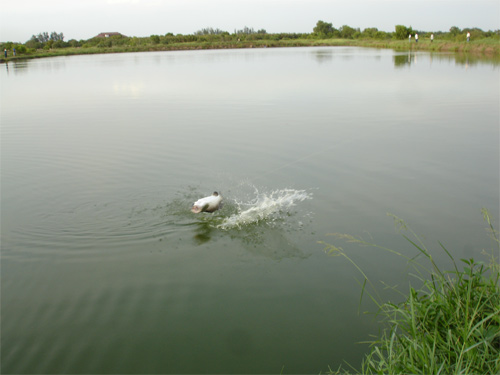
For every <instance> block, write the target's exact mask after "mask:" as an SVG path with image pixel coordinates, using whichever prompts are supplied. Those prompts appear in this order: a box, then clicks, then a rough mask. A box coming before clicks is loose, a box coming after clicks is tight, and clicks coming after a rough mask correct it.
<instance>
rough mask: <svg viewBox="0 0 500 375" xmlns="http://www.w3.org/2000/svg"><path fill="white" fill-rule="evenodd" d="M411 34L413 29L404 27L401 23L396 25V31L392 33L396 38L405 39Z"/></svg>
mask: <svg viewBox="0 0 500 375" xmlns="http://www.w3.org/2000/svg"><path fill="white" fill-rule="evenodd" d="M410 34H413V29H412V28H411V26H410V27H406V26H403V25H396V32H395V33H394V37H395V38H396V39H401V40H403V39H406V38H408V35H410Z"/></svg>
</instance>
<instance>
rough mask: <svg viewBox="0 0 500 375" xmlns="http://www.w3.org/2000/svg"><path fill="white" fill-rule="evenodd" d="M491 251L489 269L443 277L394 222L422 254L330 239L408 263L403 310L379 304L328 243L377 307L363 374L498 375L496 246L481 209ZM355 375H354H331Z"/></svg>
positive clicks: (464, 266)
mask: <svg viewBox="0 0 500 375" xmlns="http://www.w3.org/2000/svg"><path fill="white" fill-rule="evenodd" d="M483 217H484V219H485V220H486V222H487V224H488V230H489V232H490V235H491V238H492V243H493V247H492V249H491V253H485V255H486V257H485V259H487V262H486V263H483V262H480V261H476V260H474V259H472V258H469V259H461V260H460V262H459V264H457V263H456V261H455V259H454V258H453V257H452V255H451V254H450V252H449V251H448V250H447V249H446V248H445V247H444V246H443V245H441V244H439V246H440V251H444V252H445V253H446V254H447V255H448V257H449V259H450V268H449V269H448V270H442V269H441V268H440V267H438V266H437V264H436V263H435V262H434V260H433V257H432V253H431V251H430V250H429V249H427V247H426V246H425V245H424V243H423V242H422V241H421V239H420V238H419V237H418V236H416V235H415V233H413V232H412V231H411V230H410V229H409V228H408V227H407V226H406V224H405V223H404V222H403V221H402V220H400V219H398V218H396V217H394V219H395V223H396V225H397V226H398V227H399V229H401V230H403V231H404V234H403V236H404V237H405V238H406V239H407V240H408V241H409V243H411V245H412V246H413V247H414V248H415V250H416V252H417V254H420V256H421V258H423V259H422V260H420V261H417V260H416V259H417V257H411V258H410V257H406V256H404V255H402V254H401V253H399V252H397V251H393V250H390V249H387V248H384V247H382V246H378V245H373V244H370V243H368V242H365V241H363V240H361V239H358V238H355V237H353V236H349V235H339V234H336V235H335V236H336V237H337V238H339V239H342V240H345V241H347V242H350V243H357V244H359V245H363V246H374V247H376V248H378V249H380V250H384V251H389V252H391V253H392V254H394V255H395V256H401V257H405V258H406V259H407V261H408V263H409V265H410V267H411V269H412V272H411V274H412V276H414V277H415V278H416V281H415V282H414V284H415V285H418V287H414V286H412V285H410V287H409V290H408V291H403V292H401V294H402V296H403V297H404V298H403V301H402V302H400V303H391V302H385V303H382V302H380V301H379V298H378V297H377V293H376V289H375V287H374V286H373V284H372V283H371V281H370V280H369V279H368V277H367V276H366V275H365V273H364V272H363V270H361V269H360V268H359V267H358V266H357V265H356V264H355V262H353V261H352V259H351V258H349V257H348V256H347V255H346V252H345V251H344V250H342V248H340V247H337V246H334V245H330V244H326V247H325V250H326V251H327V252H328V253H330V254H331V255H340V256H343V257H345V258H346V259H347V260H349V262H351V263H352V264H353V265H354V266H355V268H357V270H358V271H359V272H360V273H361V274H362V276H363V277H364V283H363V288H362V289H363V291H362V293H364V294H365V295H366V294H368V295H369V296H370V298H371V299H372V300H373V301H374V302H375V303H376V304H377V305H378V308H379V311H378V314H377V316H378V317H380V319H381V325H382V327H383V331H382V333H381V334H380V336H379V337H377V338H376V339H375V340H373V341H371V342H370V351H369V353H368V354H367V355H366V357H365V358H364V360H363V362H362V364H361V373H362V374H499V373H500V285H499V282H500V264H499V260H498V255H499V253H500V244H499V237H498V232H497V231H496V230H495V229H494V227H493V223H492V221H491V218H490V215H489V213H488V212H487V211H486V210H483ZM347 373H358V371H357V370H356V369H354V368H348V369H347V370H346V369H344V368H339V369H337V370H336V371H332V370H330V374H347Z"/></svg>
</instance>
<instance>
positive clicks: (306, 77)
mask: <svg viewBox="0 0 500 375" xmlns="http://www.w3.org/2000/svg"><path fill="white" fill-rule="evenodd" d="M0 68H1V69H0V79H1V236H2V237H1V241H2V242H1V308H2V321H1V324H2V334H1V344H2V352H1V366H2V368H1V370H2V373H23V374H29V373H51V374H55V373H88V374H92V373H94V374H96V373H100V374H103V373H116V374H118V373H275V374H277V373H280V372H281V371H282V369H283V372H284V373H292V374H293V373H315V374H317V373H319V372H320V371H323V372H324V371H326V370H328V366H331V368H336V367H338V366H339V365H340V364H341V363H343V361H344V360H345V361H347V362H349V363H351V364H352V365H353V366H358V365H359V363H360V362H361V359H362V356H363V354H364V353H366V352H367V345H366V344H361V343H360V342H362V341H366V340H368V339H369V338H370V337H369V335H370V334H375V333H377V332H378V329H379V326H378V325H377V318H375V317H374V316H373V315H369V314H363V312H364V311H371V312H374V311H376V307H375V306H374V305H373V304H372V303H371V302H370V301H369V299H368V298H365V299H364V300H363V302H362V304H361V307H360V308H359V309H358V303H359V299H360V292H361V288H360V285H359V282H361V281H362V277H361V274H359V272H358V271H357V270H356V269H355V268H354V267H353V266H352V265H351V264H350V263H349V262H348V261H347V260H346V259H345V258H343V257H331V256H328V255H327V254H325V252H324V245H322V244H320V243H318V241H325V242H328V243H335V244H337V245H340V246H342V248H343V249H344V250H345V251H346V252H347V254H348V255H349V256H350V257H351V259H352V260H353V261H354V262H356V264H357V265H358V266H359V267H361V268H362V269H363V270H364V271H365V272H366V274H367V275H368V276H369V277H370V279H371V281H372V282H373V283H374V284H376V285H377V286H379V287H380V291H379V292H380V294H381V298H383V299H386V300H387V299H391V300H393V301H397V300H398V298H399V297H398V296H397V294H396V293H394V292H390V291H388V290H384V285H383V284H382V283H381V282H385V283H387V284H388V285H396V284H398V285H400V287H401V289H402V290H405V285H408V281H411V282H413V283H416V281H415V280H414V279H412V278H411V277H408V271H409V268H408V267H407V263H406V262H405V261H404V259H401V258H398V257H396V256H394V255H390V254H388V253H384V252H382V251H381V250H377V249H374V248H369V247H358V246H355V245H352V244H345V243H339V242H338V240H336V239H335V238H334V237H332V236H328V234H329V233H348V234H352V235H355V236H359V237H362V238H363V239H365V240H368V241H371V242H374V243H377V244H380V245H383V246H387V247H390V248H393V249H395V250H398V251H401V252H402V253H403V254H405V255H408V256H415V255H417V251H416V250H415V248H413V247H412V246H411V245H410V244H409V243H408V242H407V241H405V240H404V239H403V238H402V236H401V234H400V233H397V231H396V230H395V228H394V224H393V220H392V218H391V217H388V216H387V215H386V213H392V214H394V215H397V216H398V217H401V218H403V219H404V220H405V221H406V222H407V223H408V224H409V225H410V226H411V228H412V229H413V230H414V231H415V232H416V233H418V234H419V235H421V236H422V238H423V239H424V240H425V243H426V244H427V245H428V247H429V248H430V249H431V251H433V254H434V256H435V258H436V260H437V261H438V262H441V263H442V264H444V265H447V263H446V262H445V261H446V259H447V258H446V255H445V254H443V251H442V250H440V248H439V244H438V241H441V242H442V243H443V244H444V245H445V246H446V247H447V248H448V249H449V250H450V252H451V253H452V254H453V256H454V257H455V258H456V259H460V258H465V257H467V258H470V257H474V258H475V259H478V260H480V259H484V258H483V256H482V255H481V252H482V250H483V249H486V250H491V242H490V240H489V238H488V236H487V233H486V231H485V228H486V224H485V223H484V222H483V221H482V217H481V208H482V207H486V208H488V209H489V210H490V212H491V213H492V215H493V216H494V217H495V218H496V219H498V218H499V78H500V77H499V76H500V74H499V72H500V70H499V66H498V65H497V64H494V63H491V62H488V61H480V60H479V61H468V60H467V59H466V58H458V57H456V56H454V55H449V54H429V53H426V52H420V53H416V54H415V53H413V52H412V53H397V52H394V51H391V50H374V49H361V48H344V47H342V48H290V49H258V50H224V51H185V52H152V53H138V54H135V53H134V54H113V55H92V56H74V57H58V58H47V59H40V60H31V61H26V62H18V63H15V64H12V63H9V65H5V64H3V65H1V66H0ZM215 190H216V191H218V192H220V193H221V194H222V196H223V197H224V203H225V204H224V206H223V208H222V209H221V210H220V211H218V212H216V213H214V214H199V215H196V214H193V213H191V212H190V208H191V205H192V204H193V202H194V201H195V200H197V199H198V198H201V197H203V196H207V195H210V194H211V193H212V192H213V191H215ZM358 310H359V311H360V313H358ZM283 366H284V368H283Z"/></svg>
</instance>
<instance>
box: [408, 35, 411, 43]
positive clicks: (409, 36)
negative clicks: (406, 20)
mask: <svg viewBox="0 0 500 375" xmlns="http://www.w3.org/2000/svg"><path fill="white" fill-rule="evenodd" d="M408 41H409V42H410V43H411V34H410V35H408Z"/></svg>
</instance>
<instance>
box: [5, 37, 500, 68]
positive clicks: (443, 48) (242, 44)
mask: <svg viewBox="0 0 500 375" xmlns="http://www.w3.org/2000/svg"><path fill="white" fill-rule="evenodd" d="M147 39H149V38H147ZM318 46H328V47H338V46H353V47H368V48H388V49H394V50H396V51H431V52H453V53H464V54H472V55H475V56H476V57H484V58H486V59H490V58H492V59H495V58H498V57H500V43H498V41H497V40H496V39H492V38H486V39H481V40H476V41H471V42H456V41H449V40H434V41H433V42H431V41H430V40H420V41H419V42H418V43H415V41H413V40H412V41H411V42H409V41H408V40H393V39H385V40H379V39H340V38H339V39H330V38H327V39H307V38H299V39H286V38H285V39H279V40H273V39H258V40H242V41H239V40H228V41H225V40H218V41H210V40H207V41H199V40H198V41H185V42H174V43H168V44H163V43H154V41H153V42H151V43H140V44H123V45H115V44H112V43H109V44H107V45H102V44H98V45H92V46H89V45H84V46H81V47H66V48H43V49H32V50H29V51H25V52H24V51H23V52H19V51H17V53H16V56H13V51H8V55H7V58H5V57H4V54H2V56H1V57H0V62H2V63H6V62H10V61H19V60H26V59H34V58H43V57H55V56H71V55H87V54H104V53H126V52H151V51H185V50H203V49H239V48H279V47H318Z"/></svg>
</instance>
